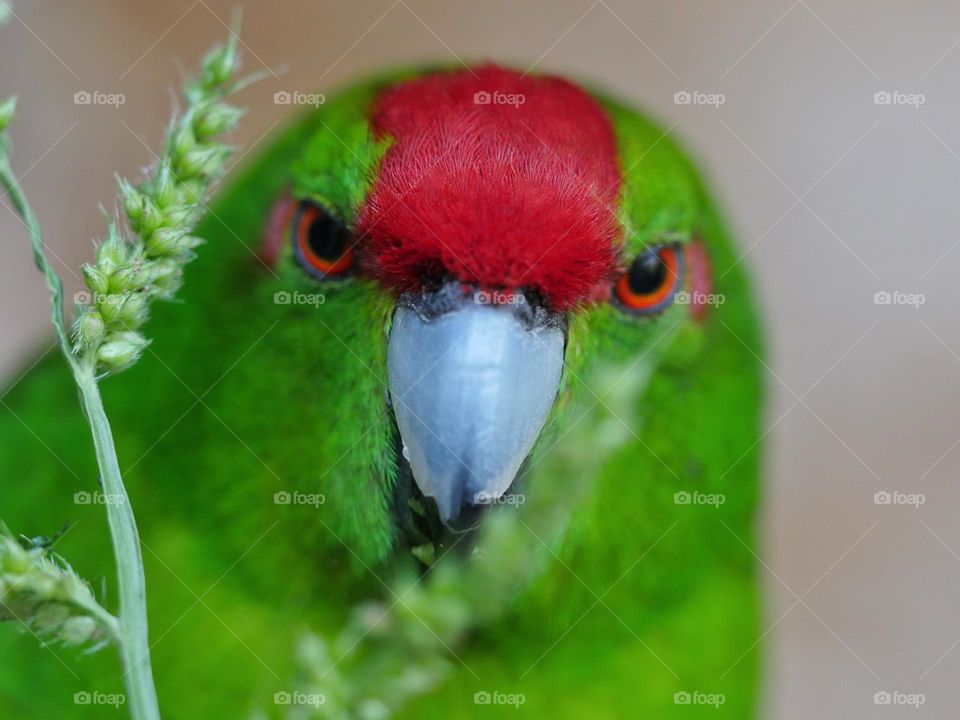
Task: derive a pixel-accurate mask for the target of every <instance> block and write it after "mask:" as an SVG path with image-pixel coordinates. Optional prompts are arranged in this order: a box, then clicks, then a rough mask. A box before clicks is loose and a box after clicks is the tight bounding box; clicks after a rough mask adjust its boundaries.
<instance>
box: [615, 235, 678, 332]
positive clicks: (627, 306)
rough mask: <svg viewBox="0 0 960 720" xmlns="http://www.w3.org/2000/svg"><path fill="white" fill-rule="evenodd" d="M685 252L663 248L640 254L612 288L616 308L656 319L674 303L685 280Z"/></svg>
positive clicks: (651, 249) (666, 246) (667, 247)
mask: <svg viewBox="0 0 960 720" xmlns="http://www.w3.org/2000/svg"><path fill="white" fill-rule="evenodd" d="M682 276H683V251H682V250H681V248H680V247H679V246H678V245H664V246H662V247H657V248H649V249H647V250H644V251H643V252H641V253H640V254H639V255H637V257H636V258H635V259H634V260H633V262H632V263H630V266H629V267H628V268H627V269H626V270H625V271H624V272H623V274H622V275H621V276H620V277H619V278H618V280H617V282H616V284H615V285H614V287H613V297H614V299H615V301H616V302H617V304H618V305H619V306H620V307H621V308H622V309H624V310H626V311H627V312H630V313H633V314H635V315H655V314H656V313H659V312H662V311H663V310H666V309H667V308H668V307H670V305H671V304H672V303H673V298H674V295H675V293H676V292H677V290H678V289H679V288H680V287H681V283H682V280H683V277H682Z"/></svg>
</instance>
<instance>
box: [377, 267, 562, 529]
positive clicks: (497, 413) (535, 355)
mask: <svg viewBox="0 0 960 720" xmlns="http://www.w3.org/2000/svg"><path fill="white" fill-rule="evenodd" d="M448 288H449V286H448ZM445 290H447V288H445ZM438 294H443V295H445V297H444V298H443V300H444V302H438V301H437V298H436V297H433V298H432V299H431V300H432V303H431V305H432V306H431V307H429V308H426V307H424V304H425V303H426V302H428V301H427V300H420V301H419V303H418V302H416V301H409V299H408V301H404V299H401V301H400V302H399V303H398V306H397V309H396V311H395V314H394V318H393V327H392V328H391V330H390V339H389V342H388V348H387V371H388V376H389V385H390V397H391V400H392V403H393V409H394V413H395V415H396V419H397V426H398V427H399V430H400V436H401V438H402V440H403V445H404V455H405V456H406V458H407V459H408V461H409V463H410V467H411V470H412V471H413V477H414V479H415V480H416V483H417V485H418V486H419V488H420V490H421V492H422V493H423V494H424V495H426V496H428V497H432V498H433V499H434V500H435V501H436V503H437V508H438V510H439V513H440V517H441V519H442V520H443V521H444V522H445V523H448V524H449V523H450V522H452V521H453V520H456V519H457V517H458V516H459V515H460V514H461V512H463V510H464V509H465V508H469V507H471V506H475V505H485V504H489V503H492V502H496V501H497V500H498V499H499V498H500V497H501V496H502V495H503V494H504V493H505V492H506V491H507V489H508V488H509V487H510V485H511V483H512V482H513V480H514V478H515V477H516V475H517V472H518V470H519V469H520V466H521V464H522V463H523V461H524V459H526V457H527V455H528V454H529V452H530V449H531V448H532V447H533V444H534V443H535V442H536V440H537V437H538V436H539V435H540V431H541V430H542V429H543V425H544V423H545V422H546V419H547V415H548V414H549V412H550V409H551V408H552V406H553V402H554V399H555V398H556V395H557V389H558V387H559V384H560V374H561V371H562V369H563V352H564V342H565V332H564V330H563V328H562V326H561V323H560V322H559V321H558V320H557V318H556V316H552V315H550V314H549V313H546V312H545V311H542V310H538V311H536V312H533V311H532V310H531V308H530V307H529V306H527V307H522V305H523V302H517V301H522V300H523V296H522V295H519V294H517V295H514V296H511V297H512V298H514V299H515V301H514V302H512V303H509V304H483V303H481V302H477V296H474V297H473V298H471V297H464V296H462V293H461V295H460V296H459V298H458V299H457V300H454V301H451V300H450V298H451V294H450V293H449V292H444V291H440V293H438ZM428 297H429V296H428Z"/></svg>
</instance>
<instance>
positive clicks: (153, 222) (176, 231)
mask: <svg viewBox="0 0 960 720" xmlns="http://www.w3.org/2000/svg"><path fill="white" fill-rule="evenodd" d="M8 12H9V8H8V7H7V6H6V5H5V4H4V3H3V0H0V20H2V19H3V17H4V16H5V15H6V14H8ZM237 39H238V36H237V33H236V29H235V30H234V31H232V32H231V35H230V38H229V40H228V41H227V42H226V43H225V44H224V45H222V46H218V47H215V48H214V49H213V50H211V51H210V52H209V53H208V54H207V55H206V57H205V58H204V59H203V63H202V67H201V72H200V75H199V77H198V78H197V79H195V80H193V81H192V82H190V83H188V84H187V87H186V89H185V92H184V99H185V104H186V109H185V110H184V112H183V114H182V115H180V116H179V117H175V118H174V119H173V121H172V122H171V124H170V127H169V128H168V130H167V134H166V140H165V143H164V148H163V151H162V153H161V157H160V159H159V160H158V162H157V163H156V165H155V166H154V168H153V170H152V172H151V173H150V175H149V176H148V177H147V178H146V179H145V180H144V181H143V182H141V183H139V184H137V185H134V184H133V183H131V182H129V181H128V180H125V179H122V178H118V183H119V186H120V202H121V204H122V206H123V209H124V212H125V214H126V219H127V223H126V226H127V227H126V228H125V227H123V226H121V224H120V223H119V222H114V221H111V222H110V223H109V227H108V231H107V239H106V240H105V241H104V242H102V243H101V244H100V245H99V246H98V247H97V251H96V262H95V263H93V264H89V265H84V267H83V274H84V278H85V281H86V284H87V287H88V288H89V289H90V292H91V302H90V303H87V304H82V305H80V306H78V307H77V308H76V318H75V321H74V324H73V330H72V333H68V332H67V330H66V325H65V322H64V312H63V284H62V282H61V280H60V278H59V276H58V275H57V274H56V272H55V271H54V270H53V268H52V266H51V265H50V263H49V261H48V260H47V258H46V256H45V254H44V246H43V237H42V234H41V232H40V226H39V223H38V222H37V218H36V216H35V215H34V214H33V211H32V209H31V208H30V205H29V204H28V202H27V200H26V198H25V197H24V195H23V193H22V191H21V189H20V186H19V184H18V183H17V180H16V177H15V176H14V173H13V170H12V168H11V166H10V161H9V151H10V140H9V137H8V135H7V132H6V128H7V126H8V125H9V124H10V121H11V119H12V118H13V114H14V110H15V107H16V102H15V99H14V98H10V99H9V100H6V101H4V102H3V103H0V186H2V187H3V188H4V189H5V190H6V193H7V195H8V197H9V198H10V200H11V202H12V204H13V207H14V210H15V211H16V212H17V213H18V214H19V215H20V217H21V219H22V220H23V222H24V224H25V225H26V227H27V231H28V233H29V236H30V243H31V246H32V248H33V254H34V260H35V262H36V264H37V267H38V268H39V269H40V271H41V272H42V273H43V275H44V277H45V279H46V282H47V287H48V289H49V292H50V301H51V320H52V322H53V326H54V329H55V330H56V334H57V339H58V341H59V344H60V348H61V350H62V351H63V353H64V355H65V357H66V359H67V362H68V364H69V366H70V369H71V371H72V373H73V377H74V380H75V381H76V383H77V387H78V388H79V390H80V400H81V404H82V406H83V410H84V414H85V415H86V418H87V421H88V422H89V424H90V429H91V432H92V435H93V442H94V448H95V450H96V456H97V464H98V467H99V471H100V481H101V483H102V485H103V492H104V493H107V494H110V495H112V496H113V497H115V498H117V502H115V503H108V504H107V506H106V507H107V519H108V522H109V525H110V533H111V538H112V541H113V549H114V557H115V560H116V563H117V576H118V590H119V602H120V608H119V619H118V624H119V631H118V632H114V633H112V638H111V639H113V640H115V641H116V643H117V645H118V648H119V651H120V656H121V659H122V662H123V665H124V670H125V673H124V678H125V681H126V685H127V694H128V699H129V706H130V710H131V714H132V715H133V717H134V718H136V719H137V720H158V719H159V717H160V713H159V709H158V707H157V699H156V690H155V688H154V684H153V675H152V671H151V667H150V646H149V643H148V639H147V612H146V586H145V580H144V574H143V560H142V557H141V554H140V540H139V535H138V533H137V526H136V521H135V519H134V515H133V510H132V508H131V506H130V502H129V500H128V497H127V493H126V489H125V488H124V485H123V480H122V478H121V475H120V468H119V465H118V463H117V454H116V449H115V448H114V443H113V435H112V432H111V430H110V423H109V421H108V419H107V416H106V413H105V411H104V408H103V402H102V399H101V397H100V390H99V386H98V381H99V380H100V379H102V378H103V377H104V376H105V375H109V374H111V373H115V372H119V371H120V370H123V369H125V368H128V367H130V366H131V365H132V364H133V363H134V362H136V361H137V359H138V358H139V357H140V354H141V353H142V352H143V349H144V348H145V347H146V346H147V344H148V342H149V341H148V340H147V338H146V337H145V336H144V335H143V334H142V332H141V328H142V326H143V324H144V323H145V322H146V320H147V317H148V313H149V307H150V304H151V303H152V302H153V300H155V299H157V298H163V299H168V298H171V297H172V296H173V295H174V293H175V292H176V291H177V289H178V288H179V286H180V282H181V275H182V271H183V266H184V265H185V264H186V263H187V262H189V261H190V259H191V258H192V257H193V249H194V248H195V247H196V246H197V245H198V244H199V242H200V241H199V240H198V239H197V238H195V237H194V236H192V235H191V232H192V231H193V229H194V227H195V226H196V223H197V221H198V219H199V217H200V215H201V211H202V207H203V203H202V200H203V197H204V195H205V194H206V192H207V191H208V190H209V189H210V187H211V185H212V184H213V182H214V181H215V180H216V179H217V178H218V177H220V175H221V174H222V173H223V171H224V164H225V162H226V160H227V158H228V157H229V155H230V154H231V151H232V150H231V148H229V147H227V146H225V145H222V144H220V143H217V142H215V141H214V140H213V138H214V136H216V135H218V134H220V133H222V132H225V131H227V130H230V129H232V128H233V127H234V126H235V125H236V123H237V121H238V120H239V118H240V116H241V114H242V111H241V110H239V109H237V108H234V107H231V106H230V105H227V104H226V103H224V102H223V98H224V96H226V95H227V94H229V93H232V92H234V91H236V90H238V89H239V88H240V87H242V86H243V85H244V84H245V82H249V80H248V81H236V80H234V74H235V72H236V70H237V66H238V57H237ZM128 231H129V232H128ZM71 336H72V337H71ZM17 615H21V614H20V613H17ZM21 616H22V615H21ZM25 619H27V618H25ZM66 621H67V619H65V622H66ZM76 625H77V623H73V624H72V625H70V626H69V627H71V628H74V629H75V628H76Z"/></svg>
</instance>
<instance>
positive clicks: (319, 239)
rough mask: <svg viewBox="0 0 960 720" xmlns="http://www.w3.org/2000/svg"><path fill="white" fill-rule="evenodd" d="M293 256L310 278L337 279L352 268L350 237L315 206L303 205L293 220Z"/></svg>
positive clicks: (347, 231) (347, 232) (343, 227)
mask: <svg viewBox="0 0 960 720" xmlns="http://www.w3.org/2000/svg"><path fill="white" fill-rule="evenodd" d="M293 253H294V256H295V257H296V259H297V262H298V263H299V264H300V266H301V267H303V269H304V270H306V271H307V272H308V273H310V274H311V275H313V276H314V277H316V278H319V279H321V280H323V279H329V278H334V277H339V276H342V275H343V274H344V273H346V272H347V271H348V270H350V268H352V267H353V235H352V234H351V233H350V230H349V229H347V228H346V227H345V226H344V225H343V223H341V222H340V221H339V220H338V219H336V218H335V217H333V216H332V215H330V213H328V212H327V211H326V210H324V209H323V208H322V207H320V206H319V205H315V204H313V203H309V202H303V203H300V206H299V207H298V208H297V213H296V216H295V217H294V220H293Z"/></svg>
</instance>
